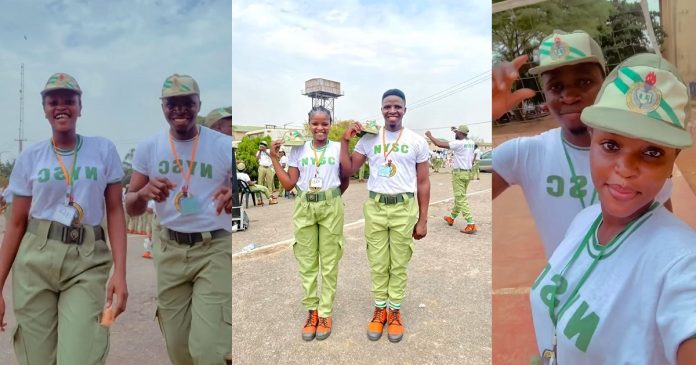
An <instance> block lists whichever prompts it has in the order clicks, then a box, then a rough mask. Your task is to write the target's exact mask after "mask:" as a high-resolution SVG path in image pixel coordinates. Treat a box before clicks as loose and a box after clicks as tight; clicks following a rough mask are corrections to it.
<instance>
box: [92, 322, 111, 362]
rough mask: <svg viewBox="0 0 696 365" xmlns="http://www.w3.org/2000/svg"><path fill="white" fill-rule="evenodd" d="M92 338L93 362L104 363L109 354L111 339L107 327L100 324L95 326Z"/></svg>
mask: <svg viewBox="0 0 696 365" xmlns="http://www.w3.org/2000/svg"><path fill="white" fill-rule="evenodd" d="M95 327H96V328H95V332H94V339H93V340H92V356H90V358H91V359H94V362H90V363H93V364H104V363H106V357H107V355H108V354H109V348H110V345H109V342H110V340H111V338H110V337H111V333H110V330H109V328H108V327H104V326H102V325H101V324H98V323H97V325H96V326H95Z"/></svg>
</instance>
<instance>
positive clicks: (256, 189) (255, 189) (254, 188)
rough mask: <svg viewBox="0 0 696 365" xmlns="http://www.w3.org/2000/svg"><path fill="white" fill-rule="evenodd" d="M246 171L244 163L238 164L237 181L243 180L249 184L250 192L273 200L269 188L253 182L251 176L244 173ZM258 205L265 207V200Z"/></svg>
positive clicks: (261, 200)
mask: <svg viewBox="0 0 696 365" xmlns="http://www.w3.org/2000/svg"><path fill="white" fill-rule="evenodd" d="M244 169H246V165H245V164H244V162H239V163H237V180H242V181H244V182H245V183H247V185H249V190H250V191H251V192H252V193H261V194H263V195H265V196H266V199H268V200H271V192H270V191H269V190H268V188H267V187H265V186H263V185H259V184H257V183H256V181H253V180H251V178H250V177H249V175H248V174H247V173H246V172H244ZM258 205H263V199H260V200H259V204H258Z"/></svg>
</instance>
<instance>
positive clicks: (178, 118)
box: [162, 94, 201, 135]
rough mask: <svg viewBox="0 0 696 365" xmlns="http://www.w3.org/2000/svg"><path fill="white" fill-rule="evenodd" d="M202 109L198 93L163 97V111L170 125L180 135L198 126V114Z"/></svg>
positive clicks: (188, 132)
mask: <svg viewBox="0 0 696 365" xmlns="http://www.w3.org/2000/svg"><path fill="white" fill-rule="evenodd" d="M200 109H201V101H200V99H199V97H198V95H195V94H194V95H182V96H172V97H169V98H164V99H162V112H163V113H164V117H165V118H166V119H167V122H168V123H169V125H170V127H171V128H172V129H173V130H174V131H175V132H176V133H177V134H180V135H187V134H190V132H191V131H193V130H194V129H195V128H196V116H197V115H198V112H199V111H200Z"/></svg>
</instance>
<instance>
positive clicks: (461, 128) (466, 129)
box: [455, 124, 469, 134]
mask: <svg viewBox="0 0 696 365" xmlns="http://www.w3.org/2000/svg"><path fill="white" fill-rule="evenodd" d="M455 131H457V132H462V133H464V134H469V127H467V126H466V124H462V125H460V126H459V127H458V128H457V129H456V130H455Z"/></svg>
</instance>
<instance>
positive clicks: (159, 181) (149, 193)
mask: <svg viewBox="0 0 696 365" xmlns="http://www.w3.org/2000/svg"><path fill="white" fill-rule="evenodd" d="M175 187H176V184H174V183H173V182H171V181H169V179H167V178H166V177H161V176H159V177H156V178H153V179H150V181H148V183H147V185H145V186H144V187H143V188H142V189H140V190H138V193H137V194H138V199H140V200H143V201H150V200H154V201H156V202H158V203H160V202H163V201H165V200H167V198H168V197H169V192H170V191H171V190H172V189H174V188H175Z"/></svg>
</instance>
